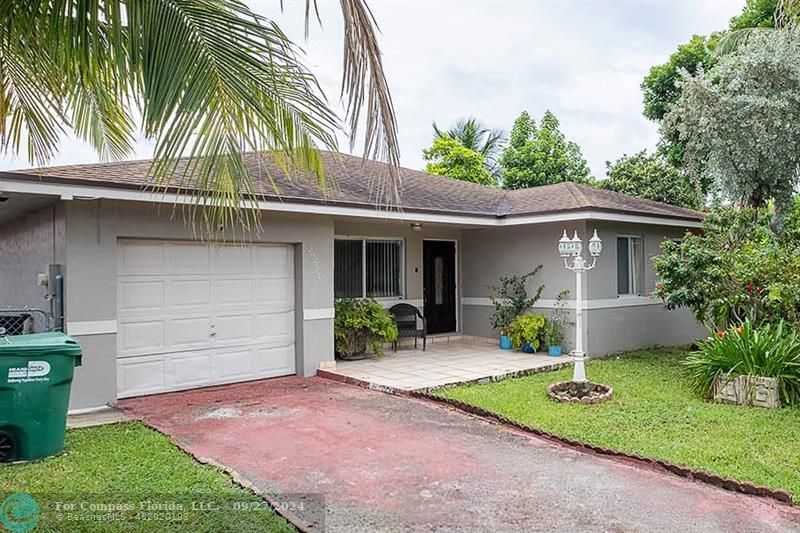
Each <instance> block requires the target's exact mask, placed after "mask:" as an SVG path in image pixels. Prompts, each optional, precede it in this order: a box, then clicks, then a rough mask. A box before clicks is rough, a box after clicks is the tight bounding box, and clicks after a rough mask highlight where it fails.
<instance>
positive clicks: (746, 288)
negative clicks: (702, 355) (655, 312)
mask: <svg viewBox="0 0 800 533" xmlns="http://www.w3.org/2000/svg"><path fill="white" fill-rule="evenodd" d="M771 211H772V210H771V209H769V208H764V209H760V210H754V209H737V208H734V207H730V206H728V207H723V208H718V209H715V210H713V211H711V212H710V213H709V214H708V216H707V217H706V219H705V221H704V222H703V230H702V231H701V232H698V233H697V234H691V233H687V234H686V235H685V236H684V238H683V240H681V241H672V240H666V241H664V242H663V243H662V254H661V255H659V256H657V257H656V258H655V259H654V266H655V270H656V273H657V274H658V276H659V282H658V283H657V284H656V287H655V290H654V295H655V296H656V297H658V298H661V299H662V300H663V302H664V304H665V306H666V307H667V308H668V309H675V308H679V307H686V308H688V309H690V310H691V311H692V313H693V314H694V316H695V318H696V319H697V320H698V321H700V322H701V323H703V324H705V325H706V327H708V328H710V329H714V330H724V329H726V328H728V326H729V325H731V324H737V323H740V322H742V321H744V320H749V321H750V322H751V323H753V324H754V325H756V326H760V325H762V324H765V323H770V322H776V321H779V320H782V319H783V320H787V321H790V322H795V323H797V322H798V321H799V320H800V232H797V231H795V225H796V222H795V221H796V220H797V217H798V216H800V209H798V210H797V211H795V212H792V213H791V214H790V216H789V217H787V224H786V228H787V229H786V230H785V231H784V232H783V233H782V234H781V235H780V236H776V235H775V233H774V232H773V230H772V226H773V224H772V219H773V214H772V212H771Z"/></svg>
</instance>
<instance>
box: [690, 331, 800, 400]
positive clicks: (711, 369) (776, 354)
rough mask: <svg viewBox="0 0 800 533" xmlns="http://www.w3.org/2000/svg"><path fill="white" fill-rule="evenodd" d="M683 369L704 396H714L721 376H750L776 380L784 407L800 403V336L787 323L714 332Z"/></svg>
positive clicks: (701, 344)
mask: <svg viewBox="0 0 800 533" xmlns="http://www.w3.org/2000/svg"><path fill="white" fill-rule="evenodd" d="M684 365H685V366H686V368H687V369H688V370H689V374H690V376H691V379H692V384H693V386H694V388H695V389H696V390H697V391H698V392H699V393H700V394H702V395H704V396H710V395H711V392H712V390H713V387H714V382H715V381H716V379H717V377H719V376H725V377H726V378H730V379H732V378H734V377H736V376H740V375H747V376H763V377H771V378H777V379H778V382H779V386H780V391H781V400H782V401H783V402H784V403H786V404H797V403H798V401H799V400H800V396H799V395H800V335H798V333H797V329H796V328H795V327H794V326H793V325H791V324H789V323H787V322H783V321H780V322H777V323H775V324H766V325H764V326H761V327H758V328H756V327H753V325H752V324H751V323H750V322H749V321H745V322H744V323H743V324H741V325H739V326H731V327H730V328H729V329H727V330H725V331H717V332H713V334H712V335H711V336H710V337H709V338H708V339H707V340H705V341H700V343H699V349H698V350H697V351H695V352H692V353H691V354H690V355H689V357H687V359H686V361H684Z"/></svg>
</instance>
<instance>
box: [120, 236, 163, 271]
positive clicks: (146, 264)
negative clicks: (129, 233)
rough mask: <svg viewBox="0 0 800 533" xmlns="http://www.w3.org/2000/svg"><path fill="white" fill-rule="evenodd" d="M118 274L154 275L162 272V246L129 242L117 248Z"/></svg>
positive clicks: (143, 242)
mask: <svg viewBox="0 0 800 533" xmlns="http://www.w3.org/2000/svg"><path fill="white" fill-rule="evenodd" d="M117 254H118V255H117V257H118V260H117V262H118V270H117V272H118V273H119V274H127V273H136V274H155V273H159V272H163V271H164V265H165V261H164V244H163V243H152V242H146V241H130V242H127V243H126V244H125V245H124V246H120V247H118V252H117Z"/></svg>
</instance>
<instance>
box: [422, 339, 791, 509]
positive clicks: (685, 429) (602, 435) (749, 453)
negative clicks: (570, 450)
mask: <svg viewBox="0 0 800 533" xmlns="http://www.w3.org/2000/svg"><path fill="white" fill-rule="evenodd" d="M685 356H686V351H685V350H680V349H674V348H673V349H658V350H649V351H640V352H632V353H628V354H625V355H623V356H620V357H615V358H611V359H602V360H596V361H590V362H588V363H587V375H588V377H589V379H590V380H591V381H594V382H597V383H603V384H605V385H610V386H611V387H613V388H614V396H613V397H612V399H611V400H609V401H607V402H605V403H602V404H598V405H575V404H561V403H555V402H553V401H551V400H550V399H549V398H548V397H547V394H546V389H547V386H548V385H549V384H551V383H555V382H558V381H566V380H569V379H571V376H572V370H571V368H568V369H562V370H559V371H557V372H550V373H544V374H535V375H532V376H528V377H523V378H518V379H510V380H505V381H499V382H496V383H490V384H486V385H471V386H463V387H457V388H453V389H446V390H442V391H439V392H437V394H439V395H440V396H443V397H447V398H453V399H456V400H461V401H463V402H466V403H469V404H472V405H476V406H479V407H483V408H484V409H487V410H489V411H493V412H495V413H500V414H503V415H505V416H507V417H508V418H511V419H513V420H517V421H519V422H523V423H525V424H527V425H530V426H533V427H536V428H539V429H542V430H545V431H549V432H551V433H554V434H557V435H561V436H564V437H570V438H573V439H578V440H581V441H583V442H587V443H591V444H595V445H599V446H604V447H607V448H612V449H615V450H621V451H624V452H628V453H634V454H639V455H643V456H647V457H651V458H656V459H663V460H667V461H670V462H672V463H676V464H679V465H683V466H689V467H692V468H695V469H700V470H706V471H708V472H713V473H716V474H719V475H722V476H725V477H731V478H735V479H739V480H741V481H750V482H753V483H756V484H759V485H766V486H768V487H772V488H776V489H783V490H787V491H789V492H790V493H791V494H792V495H793V497H794V498H795V500H796V501H797V500H800V408H783V409H763V408H759V407H743V406H737V405H725V404H716V403H711V402H708V401H705V400H703V399H702V398H700V397H698V396H697V395H696V394H695V393H694V392H692V390H691V388H690V384H689V378H688V377H687V374H686V372H685V370H684V369H683V368H682V367H681V365H680V361H681V360H682V359H683V358H684V357H685Z"/></svg>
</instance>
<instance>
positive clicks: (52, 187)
mask: <svg viewBox="0 0 800 533" xmlns="http://www.w3.org/2000/svg"><path fill="white" fill-rule="evenodd" d="M0 192H9V193H22V194H41V195H49V196H57V197H59V198H61V199H62V200H74V199H76V198H78V199H80V198H85V199H88V198H91V199H100V198H102V199H109V200H125V201H133V202H150V203H153V202H155V203H170V204H182V205H192V204H194V203H195V202H194V201H193V199H192V198H191V197H189V196H187V195H178V194H174V193H160V192H154V191H144V190H136V189H120V188H116V187H102V186H94V185H76V184H71V183H63V184H62V183H48V182H42V181H38V182H37V181H27V180H10V179H0ZM252 205H253V203H248V202H243V203H242V207H244V208H249V207H252ZM255 205H256V206H257V207H258V209H261V210H263V211H274V212H281V213H302V214H317V215H332V216H344V217H358V218H373V219H380V220H399V221H404V222H429V223H440V224H462V225H470V226H488V227H491V226H522V225H527V224H545V223H548V222H566V221H574V220H605V221H612V222H629V223H635V224H653V225H660V226H679V227H684V228H700V227H702V223H701V222H700V221H698V220H686V219H681V218H669V217H660V216H648V215H633V214H626V213H610V212H606V211H600V210H592V209H586V210H581V211H568V212H561V213H544V214H540V215H522V216H512V217H503V218H494V217H490V216H475V215H457V214H453V215H444V214H438V213H415V212H408V211H396V210H387V209H378V208H372V209H369V208H361V207H343V206H335V205H325V204H316V203H314V204H311V203H290V202H281V201H279V200H259V201H257V202H255Z"/></svg>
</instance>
